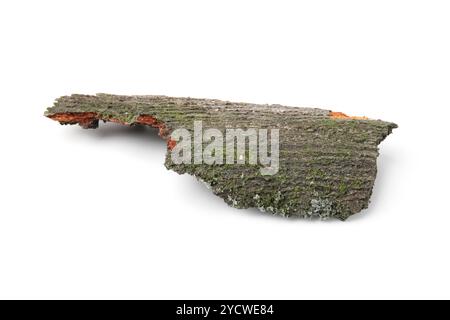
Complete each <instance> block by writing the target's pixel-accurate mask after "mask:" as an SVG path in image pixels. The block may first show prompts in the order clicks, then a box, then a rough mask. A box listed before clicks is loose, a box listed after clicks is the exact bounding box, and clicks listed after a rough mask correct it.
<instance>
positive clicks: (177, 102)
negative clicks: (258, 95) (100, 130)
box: [45, 94, 397, 220]
mask: <svg viewBox="0 0 450 320" xmlns="http://www.w3.org/2000/svg"><path fill="white" fill-rule="evenodd" d="M45 115H46V116H47V117H49V118H51V119H54V120H56V121H59V122H60V123H61V124H80V125H81V126H82V127H83V128H96V127H97V126H98V122H99V120H102V121H105V122H106V121H112V122H118V123H122V124H124V125H136V124H141V125H149V126H153V127H157V128H159V135H160V136H161V137H162V138H163V139H165V140H166V141H167V142H168V152H167V154H166V159H165V166H166V167H167V168H168V169H171V170H174V171H175V172H177V173H179V174H184V173H188V174H191V175H194V176H195V177H197V178H198V179H199V180H201V181H203V182H204V183H206V184H207V186H208V187H209V188H210V189H211V190H212V192H213V193H214V194H216V195H218V196H219V197H221V198H223V199H224V200H225V202H226V203H228V204H229V205H231V206H233V207H236V208H250V207H255V208H259V209H260V210H261V211H266V212H270V213H274V214H280V215H283V216H300V217H320V218H322V219H327V218H331V217H334V218H338V219H341V220H345V219H346V218H348V217H349V216H351V215H353V214H355V213H357V212H359V211H361V210H362V209H365V208H367V207H368V204H369V199H370V196H371V193H372V188H373V185H374V181H375V177H376V173H377V164H376V159H377V156H378V145H379V143H380V142H381V141H383V140H384V139H385V138H386V136H388V135H389V134H390V133H391V132H392V129H394V128H396V127H397V125H396V124H394V123H391V122H385V121H381V120H370V119H367V118H352V117H347V116H345V115H344V114H342V113H339V112H331V111H330V110H323V109H316V108H298V107H285V106H281V105H257V104H250V103H236V102H229V101H220V100H214V99H194V98H173V97H166V96H119V95H110V94H97V95H95V96H94V95H80V94H74V95H71V96H63V97H60V98H59V99H57V100H56V101H55V103H54V105H53V107H50V108H48V109H47V111H46V113H45ZM197 120H201V121H202V125H203V130H206V129H208V128H216V129H219V130H221V132H222V133H223V136H224V140H225V131H226V129H227V128H228V129H237V128H240V129H243V130H246V129H248V128H256V129H264V128H265V129H268V130H269V132H270V129H279V142H280V144H279V148H280V149H279V161H280V162H279V171H278V173H277V174H275V175H271V176H270V175H265V176H264V175H261V172H260V166H259V165H250V164H248V163H247V164H241V165H238V164H234V165H231V164H221V165H218V164H214V165H208V164H175V163H173V161H172V159H171V156H170V152H169V151H170V149H171V147H172V146H173V144H174V141H172V140H171V139H170V134H171V132H172V131H173V130H175V129H178V128H185V129H187V130H189V131H191V132H193V124H194V121H197Z"/></svg>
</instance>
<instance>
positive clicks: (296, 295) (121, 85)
mask: <svg viewBox="0 0 450 320" xmlns="http://www.w3.org/2000/svg"><path fill="white" fill-rule="evenodd" d="M449 17H450V7H449V4H448V1H430V0H427V1H412V0H408V1H395V0H389V1H380V0H379V1H361V0H355V1H345V0H344V1H320V0H315V1H279V0H277V1H254V2H253V1H230V0H227V1H167V0H165V1H129V0H127V1H80V0H77V1H17V0H15V1H1V2H0V35H1V42H0V57H1V58H0V82H1V83H0V84H1V87H0V88H1V91H0V95H1V100H0V104H1V122H2V124H1V126H0V130H1V132H0V134H1V140H0V141H1V145H0V153H1V160H0V164H1V166H0V191H1V193H0V298H63V299H64V298H88V299H89V298H138V299H140V298H181V299H185V298H192V299H195V298H209V299H213V298H235V299H241V298H253V299H262V298H265V299H272V298H289V299H290V298H293V299H300V298H450V292H449V291H450V289H449V287H450V273H449V269H450V257H449V244H450V212H449V211H450V210H449V195H448V192H449V181H450V180H449V179H450V177H449V154H448V145H449V143H448V137H449V133H448V129H449V126H450V125H449V123H450V118H449V115H450V111H449V107H450V90H449V88H450V42H449V33H450V19H449ZM97 92H106V93H116V94H165V95H172V96H191V97H203V98H219V99H225V100H233V101H246V102H256V103H280V104H285V105H294V106H315V107H323V108H327V109H332V110H335V111H342V112H345V113H347V114H351V115H365V116H368V117H371V118H376V119H378V118H381V119H383V120H388V121H393V122H396V123H398V124H399V129H396V130H395V131H394V133H393V134H392V135H391V136H389V137H388V138H387V139H386V141H384V142H383V143H382V144H381V149H380V152H381V155H380V157H379V159H378V169H379V175H378V177H377V180H376V185H375V189H374V194H373V197H372V203H371V205H370V207H369V209H368V210H364V211H363V212H362V213H360V214H358V215H356V216H353V217H352V218H350V219H349V220H347V221H346V222H340V221H328V222H321V221H308V220H291V219H285V218H280V217H274V216H270V215H267V214H262V213H259V212H258V211H256V210H237V209H233V208H230V207H228V206H227V205H226V204H225V203H224V202H223V201H222V200H221V199H220V198H218V197H216V196H214V195H212V194H211V193H210V192H209V190H207V189H206V188H205V187H204V186H203V185H202V184H200V183H199V182H197V181H196V180H195V178H193V177H191V176H187V175H184V176H180V175H178V174H176V173H174V172H172V171H168V170H166V168H165V167H164V165H163V161H164V154H165V148H166V147H165V144H164V142H163V141H162V140H160V139H159V138H158V137H157V135H156V132H155V131H153V130H150V129H148V130H147V129H138V128H126V127H121V126H119V125H102V126H101V127H100V128H99V129H97V130H82V129H81V128H80V127H78V126H73V127H69V126H64V127H63V126H60V125H59V124H58V123H56V122H53V121H51V120H49V119H47V118H45V117H43V112H44V110H45V108H46V107H49V106H51V105H52V103H53V100H54V99H55V98H57V97H58V96H61V95H65V94H71V93H87V94H95V93H97Z"/></svg>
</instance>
